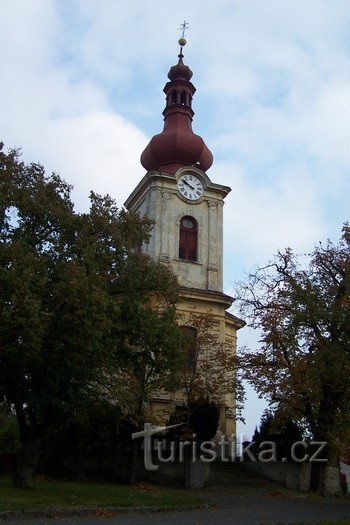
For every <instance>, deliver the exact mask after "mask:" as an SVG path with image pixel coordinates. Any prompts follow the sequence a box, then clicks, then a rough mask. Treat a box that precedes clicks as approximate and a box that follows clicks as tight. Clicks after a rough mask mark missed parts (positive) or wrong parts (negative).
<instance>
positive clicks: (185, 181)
mask: <svg viewBox="0 0 350 525" xmlns="http://www.w3.org/2000/svg"><path fill="white" fill-rule="evenodd" d="M184 183H185V184H187V186H189V187H190V188H191V190H193V191H194V187H193V186H191V184H189V183H188V182H187V180H184Z"/></svg>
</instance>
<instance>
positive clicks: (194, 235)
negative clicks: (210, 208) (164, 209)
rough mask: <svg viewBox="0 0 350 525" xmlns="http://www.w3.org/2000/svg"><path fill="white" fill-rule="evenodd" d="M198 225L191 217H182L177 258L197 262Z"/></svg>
mask: <svg viewBox="0 0 350 525" xmlns="http://www.w3.org/2000/svg"><path fill="white" fill-rule="evenodd" d="M197 241H198V224H197V221H196V219H194V218H193V217H189V216H187V215H186V216H185V217H182V219H181V222H180V243H179V258H180V259H185V260H187V261H196V260H197V255H198V254H197V244H198V242H197Z"/></svg>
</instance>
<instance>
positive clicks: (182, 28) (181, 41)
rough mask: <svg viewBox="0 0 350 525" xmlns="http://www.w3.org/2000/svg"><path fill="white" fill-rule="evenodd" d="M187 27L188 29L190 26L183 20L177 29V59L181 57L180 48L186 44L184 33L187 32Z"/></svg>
mask: <svg viewBox="0 0 350 525" xmlns="http://www.w3.org/2000/svg"><path fill="white" fill-rule="evenodd" d="M189 27H190V24H189V23H188V22H186V20H184V21H183V22H182V24H181V25H180V27H179V31H181V37H180V38H179V45H180V54H179V58H182V57H183V54H182V48H183V46H185V45H186V44H187V40H186V38H185V33H186V31H187V29H188V28H189Z"/></svg>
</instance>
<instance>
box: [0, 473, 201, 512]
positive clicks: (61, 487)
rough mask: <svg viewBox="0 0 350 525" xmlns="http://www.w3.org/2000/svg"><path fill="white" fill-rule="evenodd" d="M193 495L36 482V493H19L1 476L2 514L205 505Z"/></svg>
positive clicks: (138, 486)
mask: <svg viewBox="0 0 350 525" xmlns="http://www.w3.org/2000/svg"><path fill="white" fill-rule="evenodd" d="M203 502H204V499H203V498H202V497H201V496H200V495H198V494H196V493H193V492H188V491H186V490H181V489H170V488H165V487H158V486H153V485H148V484H145V483H139V484H136V485H135V486H130V485H117V484H115V485H111V484H107V483H80V482H72V481H54V480H52V481H35V482H34V487H33V488H32V489H15V488H14V487H12V479H11V478H9V477H1V476H0V511H4V510H28V509H39V508H47V507H138V506H148V505H156V506H158V505H159V506H169V507H174V506H181V505H196V504H199V503H203Z"/></svg>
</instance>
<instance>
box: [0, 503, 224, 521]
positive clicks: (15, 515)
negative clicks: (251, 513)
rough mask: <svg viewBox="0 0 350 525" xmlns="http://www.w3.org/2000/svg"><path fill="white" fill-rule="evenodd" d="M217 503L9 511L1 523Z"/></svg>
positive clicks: (106, 515) (199, 507)
mask: <svg viewBox="0 0 350 525" xmlns="http://www.w3.org/2000/svg"><path fill="white" fill-rule="evenodd" d="M216 504H217V503H216V502H215V501H212V502H209V503H203V504H198V505H181V506H174V507H169V506H167V507H166V506H165V507H157V506H149V507H73V508H71V509H68V508H60V507H48V508H46V509H28V510H8V511H3V512H0V522H5V521H11V520H15V519H27V520H32V519H45V518H51V519H55V518H78V517H80V518H81V517H86V516H94V515H95V516H97V517H99V518H109V517H112V516H113V514H131V513H142V514H151V513H157V512H170V511H172V512H181V511H186V510H205V509H210V508H212V507H213V506H215V505H216Z"/></svg>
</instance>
